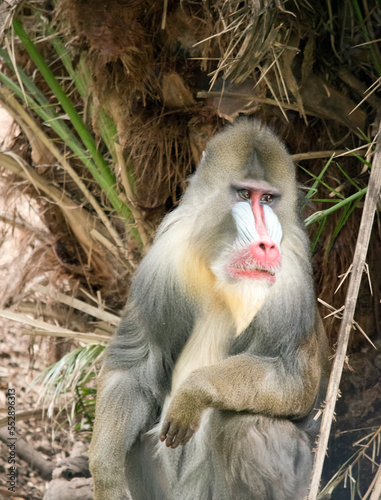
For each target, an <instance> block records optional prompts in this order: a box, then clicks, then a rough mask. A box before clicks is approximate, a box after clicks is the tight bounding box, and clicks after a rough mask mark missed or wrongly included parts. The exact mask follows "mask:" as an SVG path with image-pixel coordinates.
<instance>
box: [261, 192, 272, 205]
mask: <svg viewBox="0 0 381 500" xmlns="http://www.w3.org/2000/svg"><path fill="white" fill-rule="evenodd" d="M272 201H274V195H273V194H270V193H265V194H263V195H262V197H261V201H260V203H261V205H269V204H270V203H271V202H272Z"/></svg>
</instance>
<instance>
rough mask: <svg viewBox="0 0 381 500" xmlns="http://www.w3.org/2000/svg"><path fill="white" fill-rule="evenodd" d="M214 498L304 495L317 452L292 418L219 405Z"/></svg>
mask: <svg viewBox="0 0 381 500" xmlns="http://www.w3.org/2000/svg"><path fill="white" fill-rule="evenodd" d="M211 426H212V429H211V436H212V443H211V450H212V462H213V464H214V469H215V474H216V476H215V481H214V485H213V500H235V499H239V500H253V499H255V500H303V498H304V497H305V496H306V495H307V493H308V485H309V479H310V474H311V468H312V456H311V451H310V446H309V442H308V438H307V435H306V434H305V432H303V431H301V430H299V429H298V428H297V427H296V426H295V425H294V424H293V423H292V422H290V421H289V420H284V419H273V418H267V417H262V416H257V415H250V414H245V413H242V414H239V413H235V412H228V411H222V412H220V411H215V412H214V415H213V421H212V422H211Z"/></svg>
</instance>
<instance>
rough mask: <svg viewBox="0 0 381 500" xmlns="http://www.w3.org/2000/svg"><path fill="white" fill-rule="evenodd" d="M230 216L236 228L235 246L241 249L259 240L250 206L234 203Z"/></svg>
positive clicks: (243, 203)
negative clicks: (231, 215)
mask: <svg viewBox="0 0 381 500" xmlns="http://www.w3.org/2000/svg"><path fill="white" fill-rule="evenodd" d="M232 214H233V217H234V221H235V224H236V227H237V240H236V242H237V244H238V245H239V246H242V247H246V246H249V245H251V243H253V241H256V240H257V239H258V238H259V234H258V232H257V230H256V228H255V221H254V214H253V211H252V210H251V206H250V205H249V204H248V203H245V202H240V203H236V204H235V205H234V207H233V208H232Z"/></svg>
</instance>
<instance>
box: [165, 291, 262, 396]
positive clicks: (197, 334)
mask: <svg viewBox="0 0 381 500" xmlns="http://www.w3.org/2000/svg"><path fill="white" fill-rule="evenodd" d="M251 288H253V287H251ZM254 289H255V290H257V292H256V293H253V292H252V291H251V293H250V292H249V290H246V293H249V296H248V295H247V294H246V295H245V292H244V291H243V290H242V292H241V293H240V294H239V295H238V296H237V294H236V293H232V292H231V293H229V294H225V295H224V296H223V299H222V297H220V300H219V301H218V302H217V301H214V302H210V303H209V304H208V305H205V306H204V309H203V310H202V312H201V314H199V316H198V318H197V320H196V322H195V324H194V327H193V330H192V332H191V334H190V336H189V338H188V340H187V342H186V344H185V346H184V348H183V350H182V351H181V354H180V356H179V358H178V360H177V362H176V364H175V367H174V371H173V375H172V395H173V394H174V393H175V391H176V390H177V389H178V388H179V386H180V384H181V383H182V382H183V381H184V380H185V379H186V378H187V377H188V376H189V375H190V374H191V373H192V372H193V371H194V370H197V369H199V368H202V367H204V366H210V365H214V364H216V363H219V362H220V361H222V360H223V359H224V358H225V357H226V356H227V354H228V352H229V348H230V345H231V343H232V341H233V340H234V338H235V337H237V336H238V335H240V334H241V333H242V332H243V331H244V330H245V329H246V327H247V326H248V325H249V324H250V322H251V321H252V320H253V318H254V316H255V315H256V314H257V312H258V311H259V310H260V308H261V307H262V305H263V303H264V300H265V295H266V294H265V292H264V291H263V290H258V288H254ZM243 297H245V300H243Z"/></svg>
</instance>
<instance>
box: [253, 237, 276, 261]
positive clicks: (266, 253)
mask: <svg viewBox="0 0 381 500" xmlns="http://www.w3.org/2000/svg"><path fill="white" fill-rule="evenodd" d="M249 250H250V253H251V255H252V257H253V258H254V259H255V260H256V262H258V264H260V265H263V266H269V267H272V266H277V265H279V262H280V252H279V248H278V247H277V245H276V244H275V243H274V242H273V240H272V239H271V238H269V237H268V236H262V237H261V238H259V240H258V241H256V242H255V243H252V244H251V245H250V247H249Z"/></svg>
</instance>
